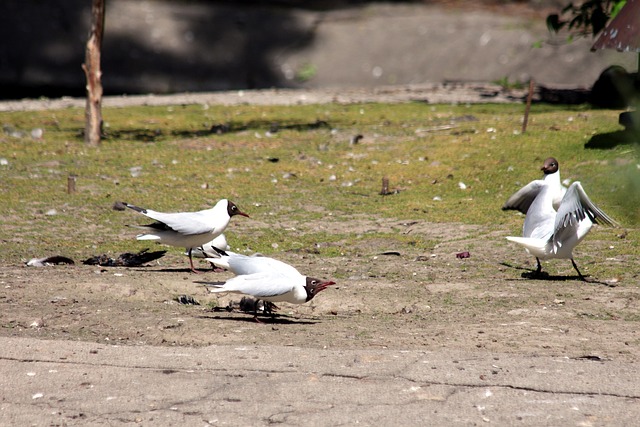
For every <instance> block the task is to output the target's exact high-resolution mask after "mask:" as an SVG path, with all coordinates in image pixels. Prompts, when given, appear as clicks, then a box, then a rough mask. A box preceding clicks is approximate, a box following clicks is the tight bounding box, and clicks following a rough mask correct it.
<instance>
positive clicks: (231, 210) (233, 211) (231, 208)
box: [227, 200, 249, 218]
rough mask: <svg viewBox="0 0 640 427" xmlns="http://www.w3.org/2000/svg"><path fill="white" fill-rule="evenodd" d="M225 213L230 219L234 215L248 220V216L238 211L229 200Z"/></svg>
mask: <svg viewBox="0 0 640 427" xmlns="http://www.w3.org/2000/svg"><path fill="white" fill-rule="evenodd" d="M227 213H228V214H229V216H230V217H232V216H234V215H242V216H246V217H247V218H249V215H247V214H246V213H244V212H242V211H241V210H240V208H239V207H238V206H237V205H236V204H235V203H233V202H232V201H231V200H229V201H228V203H227Z"/></svg>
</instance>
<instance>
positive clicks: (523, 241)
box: [507, 236, 549, 258]
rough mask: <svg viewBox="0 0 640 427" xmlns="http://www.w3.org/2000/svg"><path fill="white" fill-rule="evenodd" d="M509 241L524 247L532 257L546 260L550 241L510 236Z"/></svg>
mask: <svg viewBox="0 0 640 427" xmlns="http://www.w3.org/2000/svg"><path fill="white" fill-rule="evenodd" d="M507 240H508V241H510V242H514V243H517V244H519V245H521V246H523V247H524V248H525V249H526V250H527V251H528V252H529V253H530V254H531V255H533V256H535V257H538V258H545V257H546V256H547V255H548V254H547V250H548V249H547V248H548V242H549V241H548V240H546V239H534V238H531V237H514V236H508V237H507Z"/></svg>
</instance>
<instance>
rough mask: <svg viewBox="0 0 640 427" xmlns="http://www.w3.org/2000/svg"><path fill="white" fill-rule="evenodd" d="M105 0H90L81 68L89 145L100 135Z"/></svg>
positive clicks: (85, 130)
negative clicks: (89, 19)
mask: <svg viewBox="0 0 640 427" xmlns="http://www.w3.org/2000/svg"><path fill="white" fill-rule="evenodd" d="M105 1H106V0H92V3H91V32H90V33H89V40H88V41H87V49H86V51H85V63H84V64H82V69H83V70H84V73H85V75H86V77H87V106H86V109H85V128H84V142H85V143H86V144H88V145H91V146H98V145H100V138H101V136H102V71H101V70H100V53H101V50H102V35H103V33H104V15H105Z"/></svg>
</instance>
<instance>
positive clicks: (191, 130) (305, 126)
mask: <svg viewBox="0 0 640 427" xmlns="http://www.w3.org/2000/svg"><path fill="white" fill-rule="evenodd" d="M103 115H104V118H105V122H106V123H105V131H106V134H107V136H106V138H105V139H104V141H103V142H102V144H101V146H100V147H98V148H91V147H87V146H86V145H85V144H84V143H83V139H82V129H83V126H84V111H83V110H81V109H65V110H51V111H37V112H12V113H0V123H1V124H2V125H3V126H4V127H5V129H6V130H5V132H3V133H2V134H0V158H4V159H6V162H5V163H6V164H3V165H0V181H1V182H2V185H1V187H0V196H1V197H2V203H1V204H0V218H1V219H0V221H1V223H2V235H1V236H0V238H1V239H2V241H3V243H5V244H4V245H3V246H2V249H1V251H2V259H3V260H4V261H5V262H11V263H14V262H18V261H20V260H24V259H27V258H29V257H31V256H38V255H40V256H41V255H42V254H43V252H46V253H51V252H61V253H62V252H64V253H68V254H70V255H74V253H75V254H84V255H86V256H90V255H92V254H94V253H97V252H108V251H114V252H117V251H123V250H132V244H131V241H132V238H133V236H134V235H135V234H136V233H135V231H134V230H131V229H129V228H127V227H125V225H126V224H136V223H141V222H144V219H142V218H141V217H139V216H136V215H135V214H133V213H131V212H125V213H123V212H116V211H113V210H112V209H111V206H112V205H113V203H114V202H115V201H117V200H123V201H127V202H130V203H134V204H138V205H140V206H143V207H151V208H153V209H157V210H164V211H176V210H199V209H203V208H207V207H210V206H211V205H213V204H214V203H215V202H216V201H217V200H218V199H220V198H229V199H231V200H234V201H235V202H236V203H238V204H239V205H240V207H241V208H242V209H243V210H245V211H247V212H248V213H249V214H250V215H251V216H252V218H254V219H255V220H259V221H262V222H263V223H264V224H265V228H264V230H261V232H260V233H253V234H252V235H246V236H238V237H239V239H240V240H242V245H244V246H246V247H248V248H251V249H254V250H258V251H261V252H265V253H269V252H273V251H275V250H276V248H275V247H274V246H273V245H272V243H278V247H277V250H295V249H300V248H303V247H307V248H308V247H309V246H312V245H313V244H314V242H316V241H323V242H329V243H330V244H329V245H328V246H326V247H325V248H323V249H321V251H322V254H323V255H327V256H332V255H339V254H341V253H343V252H344V248H341V246H344V247H349V246H350V242H351V241H353V240H356V239H357V238H358V236H356V235H355V234H349V233H344V232H339V233H332V232H331V230H330V225H331V224H332V223H337V222H340V221H343V220H345V219H350V218H353V217H354V216H355V215H359V216H363V217H365V218H395V219H414V220H415V219H417V220H424V221H430V222H435V223H438V222H459V223H466V224H482V225H490V224H495V225H497V226H507V227H508V228H509V229H511V230H512V231H513V232H514V233H518V232H519V229H520V227H521V224H522V220H521V218H518V217H517V216H516V215H511V214H507V213H503V212H501V211H500V207H501V206H502V204H503V202H504V201H505V200H506V198H507V197H508V196H509V195H510V194H512V193H513V192H514V191H515V190H517V189H518V188H519V187H520V186H521V185H523V184H525V183H527V182H528V181H530V180H532V179H536V178H539V177H540V171H539V168H540V166H541V163H542V161H543V159H544V158H546V157H548V156H554V157H556V158H558V159H559V160H560V164H561V173H562V177H563V179H566V178H569V179H571V180H574V181H575V180H580V181H581V182H582V183H583V185H584V187H585V188H586V190H587V192H588V193H589V195H590V197H591V198H592V200H593V201H594V202H595V203H596V204H598V205H599V206H600V207H602V208H603V209H604V210H605V211H606V212H607V213H608V214H609V215H611V216H612V217H614V218H616V219H617V220H618V221H619V222H620V223H621V224H623V225H624V226H625V228H628V229H635V228H637V226H638V223H639V222H640V208H639V206H640V179H639V176H640V169H639V166H638V164H639V160H638V144H633V143H622V144H620V143H618V144H614V145H613V146H611V147H609V148H607V149H590V148H585V144H587V143H588V142H589V141H590V140H592V139H593V138H594V136H597V135H603V134H605V135H606V134H609V133H613V132H616V131H619V130H620V127H619V125H618V124H617V115H618V112H614V111H604V110H590V109H588V108H585V107H583V106H580V107H563V106H548V105H534V106H533V108H532V111H531V114H530V122H529V126H528V131H527V133H526V134H521V133H520V129H521V125H522V116H523V106H522V105H516V104H513V105H491V104H487V105H471V106H464V105H429V104H423V103H407V104H398V105H387V104H358V105H310V106H294V107H282V106H250V105H245V106H236V107H222V106H208V107H203V106H202V105H181V106H169V107H131V108H106V109H104V112H103ZM34 128H42V129H43V130H44V136H43V138H42V139H33V138H32V137H31V136H30V131H31V129H34ZM9 129H13V130H18V131H20V132H22V133H23V136H15V133H11V132H9V131H8V130H9ZM358 134H360V135H362V136H363V138H362V139H361V140H359V141H358V142H357V143H355V144H354V143H352V140H353V137H354V136H355V135H358ZM71 174H73V175H76V176H77V184H76V186H77V192H75V193H73V194H67V192H66V189H67V177H68V176H69V175H71ZM383 177H386V178H388V179H389V183H390V185H389V187H390V190H392V191H394V192H397V194H393V195H389V196H384V197H383V196H381V195H379V192H380V190H381V182H382V178H383ZM286 221H294V222H298V223H304V222H308V221H323V223H324V224H326V225H327V227H328V228H327V229H325V230H324V231H322V232H313V231H309V230H304V232H303V233H301V232H295V231H291V230H287V228H286V226H283V225H282V224H283V223H285V222H286ZM636 234H637V233H629V234H628V236H627V243H626V246H625V247H626V248H631V249H632V251H633V252H634V253H635V254H638V252H639V249H638V247H639V245H638V237H637V236H636ZM366 237H368V236H365V238H366ZM387 237H388V236H387ZM360 238H362V236H361V237H360ZM340 242H342V244H341V243H340ZM400 243H408V242H400ZM413 244H417V245H424V246H425V247H426V246H429V245H430V244H431V243H429V242H414V243H413ZM136 247H137V246H136ZM627 250H628V249H627Z"/></svg>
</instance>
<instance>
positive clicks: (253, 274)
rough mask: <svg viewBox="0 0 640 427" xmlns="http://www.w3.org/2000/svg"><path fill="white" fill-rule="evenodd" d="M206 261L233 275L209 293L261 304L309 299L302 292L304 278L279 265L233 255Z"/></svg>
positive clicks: (255, 256)
mask: <svg viewBox="0 0 640 427" xmlns="http://www.w3.org/2000/svg"><path fill="white" fill-rule="evenodd" d="M206 260H207V261H209V262H211V263H212V264H214V265H216V266H217V267H221V268H226V269H228V270H230V271H231V272H232V273H234V274H235V275H236V276H235V277H233V278H231V279H229V280H227V281H226V282H225V284H224V285H214V286H215V287H214V288H213V289H211V292H214V293H219V292H232V293H240V294H245V295H250V296H253V297H255V298H257V299H260V300H264V301H269V302H288V303H291V304H302V303H305V302H306V301H307V299H308V295H307V291H306V290H305V282H306V279H307V278H306V276H303V275H302V274H300V272H298V270H296V269H295V268H294V267H292V266H290V265H288V264H285V263H284V262H282V261H278V260H276V259H273V258H268V257H263V256H259V255H254V256H247V255H241V254H236V253H233V252H229V253H228V254H227V255H222V256H220V257H219V258H207V259H206Z"/></svg>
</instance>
